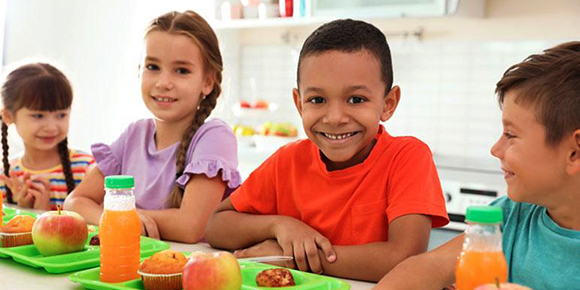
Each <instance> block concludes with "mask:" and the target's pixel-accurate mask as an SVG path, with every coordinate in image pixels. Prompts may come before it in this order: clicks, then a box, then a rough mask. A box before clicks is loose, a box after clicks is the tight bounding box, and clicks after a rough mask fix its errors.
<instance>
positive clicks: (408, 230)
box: [322, 214, 431, 282]
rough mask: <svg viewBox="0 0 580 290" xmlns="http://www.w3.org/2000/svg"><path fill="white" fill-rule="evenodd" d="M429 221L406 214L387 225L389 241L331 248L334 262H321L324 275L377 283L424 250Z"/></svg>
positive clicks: (424, 217) (425, 218)
mask: <svg viewBox="0 0 580 290" xmlns="http://www.w3.org/2000/svg"><path fill="white" fill-rule="evenodd" d="M430 231H431V218H430V217H428V216H425V215H418V214H409V215H404V216H401V217H399V218H397V219H395V220H393V221H392V222H391V223H390V224H389V240H388V241H387V242H377V243H370V244H364V245H355V246H335V249H336V255H337V259H336V262H334V263H326V262H324V261H322V262H323V266H322V267H323V268H324V273H325V274H328V275H332V276H338V277H344V278H349V279H356V280H366V281H373V282H376V281H379V280H380V279H381V278H382V277H383V276H384V275H385V274H386V273H387V272H388V271H390V270H391V269H393V268H394V267H395V266H396V265H397V264H399V263H400V262H402V261H403V260H405V259H407V258H408V257H410V256H414V255H418V254H420V253H423V252H425V251H426V250H427V246H428V244H429V233H430Z"/></svg>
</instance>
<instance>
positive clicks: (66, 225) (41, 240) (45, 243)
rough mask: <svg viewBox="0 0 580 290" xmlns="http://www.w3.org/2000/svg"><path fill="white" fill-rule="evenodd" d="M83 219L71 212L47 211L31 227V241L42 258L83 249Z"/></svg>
mask: <svg viewBox="0 0 580 290" xmlns="http://www.w3.org/2000/svg"><path fill="white" fill-rule="evenodd" d="M87 238H88V229H87V223H86V222H85V219H84V218H83V217H82V216H81V215H80V214H78V213H76V212H73V211H64V210H63V211H61V210H60V207H59V208H58V210H57V211H47V212H45V213H43V214H41V215H40V216H39V217H38V218H37V219H36V222H34V225H33V226H32V241H33V242H34V245H35V246H36V248H37V249H38V251H39V252H40V253H41V254H42V255H43V256H53V255H59V254H64V253H71V252H77V251H80V250H82V249H84V248H85V244H86V242H87Z"/></svg>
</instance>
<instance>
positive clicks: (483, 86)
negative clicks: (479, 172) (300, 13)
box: [221, 0, 580, 170]
mask: <svg viewBox="0 0 580 290" xmlns="http://www.w3.org/2000/svg"><path fill="white" fill-rule="evenodd" d="M469 1H471V0H462V1H461V2H460V5H470V4H473V2H472V3H469ZM460 9H461V7H460ZM370 21H371V22H372V23H373V24H375V25H376V26H377V27H379V28H380V29H381V30H382V31H383V32H385V34H386V35H387V39H388V41H389V44H390V46H391V51H392V56H393V65H394V80H395V84H397V85H400V86H401V87H402V97H401V103H400V105H399V107H398V109H397V112H396V114H395V116H394V118H392V119H391V120H389V121H388V122H386V124H385V126H386V128H387V130H388V131H389V132H390V133H392V134H394V135H412V136H417V137H419V138H420V139H422V140H423V141H425V142H426V143H427V144H428V145H429V146H430V147H431V149H432V151H433V152H434V153H435V154H436V155H437V156H441V157H446V158H441V159H440V160H445V162H447V160H451V163H452V164H444V165H447V166H457V167H462V168H465V167H470V168H479V169H481V168H484V169H492V170H498V169H499V167H498V165H497V160H496V159H495V158H493V157H492V156H491V154H490V153H489V150H490V147H491V146H492V144H493V143H494V142H495V141H496V139H497V138H498V137H499V135H500V133H501V112H500V110H499V106H498V104H497V101H496V98H495V95H494V89H495V83H496V82H497V81H498V80H499V79H500V78H501V75H502V74H503V72H504V71H505V70H506V69H507V68H508V67H509V66H510V65H512V64H515V63H517V62H520V61H521V60H523V59H524V58H525V57H526V56H528V55H529V54H532V53H538V52H541V50H543V49H546V48H548V47H551V46H553V45H555V44H556V43H560V42H563V41H567V40H574V39H575V40H578V39H580V30H578V28H579V27H580V1H576V0H554V1H542V0H488V1H486V13H485V16H484V17H466V16H465V15H458V16H452V17H440V18H409V19H401V18H397V19H372V20H370ZM318 25H319V24H314V25H308V26H298V27H296V26H292V27H276V28H254V29H244V30H240V31H237V32H236V31H227V33H229V34H230V35H238V37H239V39H240V43H238V47H237V48H234V49H231V48H229V47H228V46H224V50H225V51H226V53H230V54H232V53H233V52H231V51H230V52H228V51H229V50H230V49H231V50H234V51H235V50H239V51H240V55H241V56H242V57H240V61H239V64H238V66H239V71H238V74H236V73H233V75H236V76H237V78H236V80H237V85H238V90H237V91H236V90H235V89H232V90H231V93H230V98H229V99H231V100H237V99H248V98H250V99H251V98H256V97H257V98H265V99H267V100H269V101H271V102H276V103H277V104H278V105H279V106H280V107H282V108H285V109H286V110H285V111H286V112H289V114H291V115H292V116H295V117H296V118H297V117H298V114H297V113H296V112H295V109H294V108H293V104H292V100H291V94H290V93H291V89H292V88H293V87H295V80H296V64H297V57H296V55H297V53H298V51H299V50H300V47H301V44H302V43H303V41H304V39H305V38H306V37H307V36H308V35H309V34H310V33H311V32H312V31H313V30H314V29H315V28H316V27H317V26H318ZM418 27H423V28H424V34H423V37H422V38H421V39H420V40H418V39H415V38H413V37H409V38H403V37H401V36H400V33H401V32H406V31H412V30H415V29H416V28H418ZM221 33H223V34H224V35H227V34H225V33H224V32H221ZM287 35H290V39H291V41H290V42H285V41H284V40H283V39H284V36H287ZM250 79H254V80H255V83H256V84H257V87H258V89H257V90H256V91H257V96H254V92H253V90H252V89H251V86H250V81H249V80H250ZM280 115H283V114H280ZM284 117H285V118H286V119H288V118H287V116H284ZM276 118H279V119H280V117H278V116H276ZM233 121H234V122H242V121H243V120H240V118H238V119H235V118H233ZM293 121H294V122H295V123H296V124H297V125H299V124H300V120H299V119H297V120H293ZM449 157H451V158H449ZM242 158H243V157H242V156H240V159H242Z"/></svg>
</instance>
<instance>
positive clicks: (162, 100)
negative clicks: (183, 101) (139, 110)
mask: <svg viewBox="0 0 580 290" xmlns="http://www.w3.org/2000/svg"><path fill="white" fill-rule="evenodd" d="M153 99H155V100H156V101H158V102H175V99H172V98H159V97H153Z"/></svg>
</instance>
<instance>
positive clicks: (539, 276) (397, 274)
mask: <svg viewBox="0 0 580 290" xmlns="http://www.w3.org/2000/svg"><path fill="white" fill-rule="evenodd" d="M496 92H497V94H498V97H499V103H500V105H501V106H502V111H503V118H502V119H503V120H502V122H503V128H504V131H503V132H504V133H503V135H502V136H501V137H500V138H499V140H498V141H497V143H495V145H494V146H493V147H492V148H491V154H492V155H493V156H495V157H497V158H498V159H499V160H500V161H501V168H502V170H503V171H504V172H505V180H506V183H507V193H508V196H507V197H505V196H504V197H500V198H498V199H497V200H495V201H494V202H492V204H494V205H498V206H501V207H502V208H503V213H504V216H503V226H502V231H503V240H502V246H503V252H504V254H505V257H506V259H507V261H508V268H509V278H508V279H509V281H510V282H514V283H518V284H523V285H526V286H528V287H531V288H533V289H578V287H579V285H580V276H578V273H580V263H579V262H578V261H580V202H579V201H578V200H580V42H569V43H564V44H561V45H559V46H556V47H554V48H551V49H548V50H545V51H544V53H543V54H536V55H531V56H529V57H528V58H526V59H525V60H524V61H523V62H521V63H518V64H516V65H514V66H512V67H510V68H509V69H508V70H507V71H506V72H505V74H504V75H503V78H502V79H501V80H500V81H499V82H498V83H497V88H496ZM463 239H464V236H463V235H460V236H458V237H456V238H454V239H453V240H451V241H449V242H447V243H446V244H444V245H442V246H441V247H439V248H437V249H435V250H433V251H431V252H429V253H426V254H423V255H420V256H416V257H413V258H410V259H408V260H406V261H405V262H403V263H401V264H400V265H399V266H397V267H396V268H395V269H394V270H393V271H391V272H390V273H389V274H388V275H387V276H386V277H385V278H384V279H383V280H382V281H381V283H380V284H379V286H378V287H377V289H441V288H442V287H443V286H445V285H449V284H451V283H453V282H454V281H455V264H456V261H457V257H458V255H459V252H460V251H461V247H462V243H463Z"/></svg>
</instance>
